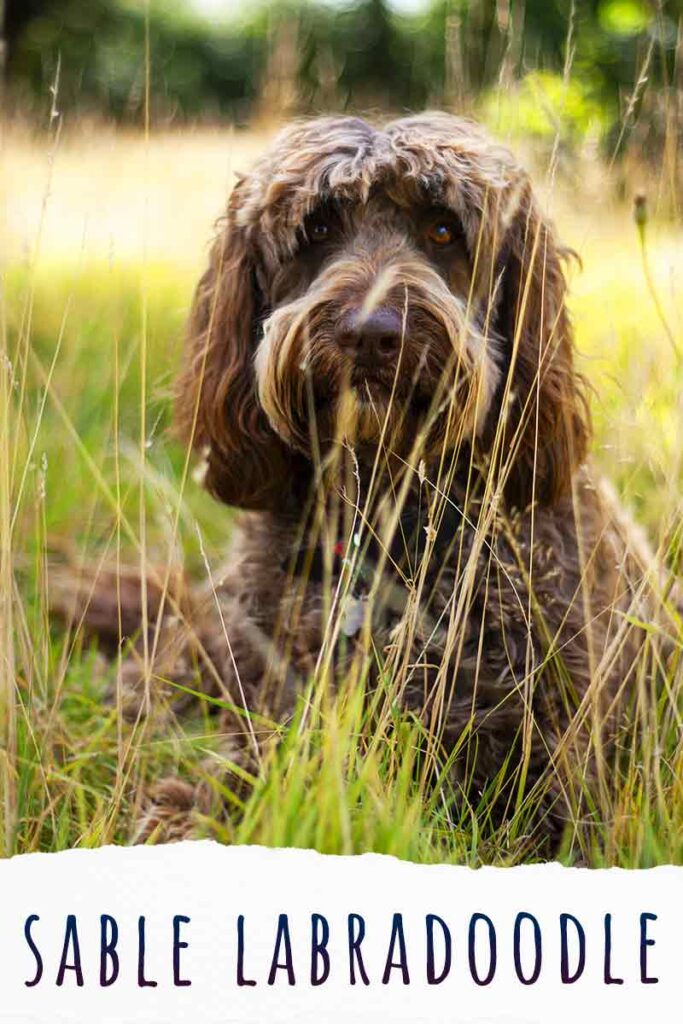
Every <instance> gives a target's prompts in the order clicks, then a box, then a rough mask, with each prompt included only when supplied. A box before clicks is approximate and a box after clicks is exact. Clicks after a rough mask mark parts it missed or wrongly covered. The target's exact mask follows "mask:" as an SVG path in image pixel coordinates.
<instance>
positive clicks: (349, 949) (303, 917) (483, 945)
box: [0, 841, 683, 1024]
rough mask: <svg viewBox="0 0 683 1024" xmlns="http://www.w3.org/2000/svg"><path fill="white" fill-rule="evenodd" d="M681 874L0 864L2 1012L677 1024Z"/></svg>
mask: <svg viewBox="0 0 683 1024" xmlns="http://www.w3.org/2000/svg"><path fill="white" fill-rule="evenodd" d="M682 909H683V868H656V869H653V870H649V871H632V872H627V871H619V870H612V871H588V870H580V869H571V870H570V869H566V868H562V867H560V866H558V865H554V864H551V865H545V866H540V867H520V868H503V869H501V868H498V869H494V868H483V869H480V870H477V871H473V870H470V869H468V868H460V867H449V866H421V865H416V864H407V863H403V862H400V861H397V860H395V859H393V858H391V857H382V856H376V855H366V856H362V857H325V856H321V855H319V854H316V853H312V852H308V851H300V850H267V849H262V848H259V847H223V846H219V845H217V844H215V843H211V842H208V841H207V842H195V843H182V844H178V845H173V846H166V847H137V848H133V849H123V848H113V847H109V848H105V849H102V850H92V851H85V850H75V851H70V852H66V853H60V854H32V855H28V856H24V857H16V858H14V859H12V860H8V861H4V862H0V986H1V992H2V998H1V1000H0V1021H3V1022H5V1021H6V1022H11V1024H20V1022H41V1024H42V1022H50V1024H60V1022H64V1024H66V1022H68V1024H81V1022H82V1024H92V1022H93V1021H98V1022H108V1021H111V1022H114V1021H116V1022H117V1024H127V1022H138V1021H139V1022H143V1021H144V1022H145V1024H157V1022H158V1024H162V1022H164V1024H165V1022H169V1024H170V1022H176V1021H192V1022H193V1024H214V1022H216V1024H218V1022H221V1024H233V1022H235V1024H266V1022H267V1024H285V1022H287V1024H289V1022H291V1024H313V1022H315V1024H321V1022H324V1024H336V1022H339V1024H342V1022H343V1024H348V1021H350V1020H352V1021H354V1022H361V1024H365V1022H367V1024H370V1022H372V1024H377V1021H381V1022H382V1024H393V1022H396V1024H399V1022H400V1024H404V1022H405V1024H408V1022H410V1024H420V1022H425V1024H427V1022H429V1024H494V1022H495V1024H562V1022H569V1021H571V1022H572V1024H574V1022H575V1021H576V1020H581V1021H585V1022H586V1024H591V1022H593V1021H598V1020H618V1021H620V1024H629V1022H632V1021H633V1022H636V1021H638V1022H640V1021H642V1020H643V1019H649V1020H653V1021H657V1020H660V1019H661V1020H664V1019H671V1018H670V1011H671V1007H672V1006H675V1005H676V1004H677V1002H678V997H679V982H680V977H681V939H680V918H681V910H682Z"/></svg>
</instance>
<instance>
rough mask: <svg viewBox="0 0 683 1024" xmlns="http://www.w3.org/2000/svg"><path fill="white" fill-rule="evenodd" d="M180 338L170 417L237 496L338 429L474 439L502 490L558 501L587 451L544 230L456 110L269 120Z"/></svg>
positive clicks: (316, 449) (272, 494) (407, 440)
mask: <svg viewBox="0 0 683 1024" xmlns="http://www.w3.org/2000/svg"><path fill="white" fill-rule="evenodd" d="M190 337H191V346H190V358H189V360H188V363H187V365H186V371H185V374H184V375H183V377H182V378H181V381H180V386H179V412H180V417H181V421H182V422H183V423H184V426H185V429H186V431H187V432H189V433H190V434H192V435H193V440H194V442H195V443H196V444H199V445H208V448H209V486H210V487H211V488H212V489H213V490H214V491H215V492H216V493H217V494H218V495H219V496H220V497H222V498H223V499H224V500H226V501H230V502H231V503H233V504H239V505H243V506H246V507H269V506H270V505H272V504H273V503H274V502H276V501H277V500H281V499H282V486H283V482H284V480H285V478H286V477H287V475H288V474H289V473H291V472H292V458H296V459H299V460H301V459H303V460H312V459H313V458H314V455H315V454H317V453H321V452H322V453H324V452H325V450H326V449H327V448H328V447H329V446H330V445H332V444H333V443H335V442H339V441H342V440H344V441H347V442H348V443H350V444H351V445H353V446H354V447H355V448H356V450H357V451H358V452H359V453H360V456H361V458H362V457H363V456H364V454H367V453H368V452H369V453H370V454H372V453H373V451H376V448H377V445H378V444H380V443H381V444H382V445H384V446H386V447H387V449H390V450H394V451H397V452H399V453H400V454H401V455H402V456H404V457H408V456H410V455H411V454H412V455H413V456H414V457H416V458H417V459H419V458H426V459H427V460H429V458H430V457H431V456H435V455H437V454H438V453H439V452H443V451H444V450H446V451H447V452H455V453H456V454H457V452H458V451H460V450H461V449H462V450H466V451H468V452H469V453H471V452H472V451H473V450H474V449H475V448H476V447H479V448H480V449H481V450H482V451H483V452H485V453H486V454H487V455H488V456H489V460H490V461H491V462H492V464H494V465H495V466H497V467H498V468H497V470H496V471H497V472H500V473H501V476H502V479H503V486H505V487H507V490H508V493H509V494H510V495H511V496H512V497H513V498H514V500H516V501H517V502H520V501H524V500H528V498H529V495H528V494H527V493H525V491H528V490H529V488H530V487H531V490H532V494H533V496H536V495H538V496H540V497H541V498H543V499H544V500H553V499H554V498H555V497H557V496H558V495H559V494H560V493H561V491H562V490H563V489H566V486H567V481H568V479H569V478H570V477H571V472H572V469H573V466H574V465H575V463H576V461H577V460H578V459H579V458H580V457H582V455H583V447H584V442H585V436H586V432H587V431H586V428H585V423H584V419H583V415H582V408H581V401H580V398H579V396H578V393H577V388H576V378H575V375H574V373H573V369H572V352H571V338H570V335H569V327H568V322H567V317H566V314H565V310H564V278H563V275H562V269H561V266H560V261H559V256H558V250H557V247H556V245H555V243H554V240H553V237H552V232H551V230H550V228H549V227H548V225H547V224H546V223H545V222H544V221H543V220H542V218H541V217H540V214H539V213H538V211H537V208H536V204H535V201H534V199H533V195H532V193H531V189H530V186H529V182H528V179H527V178H526V176H525V175H524V173H523V172H522V171H521V170H520V169H519V168H518V166H517V165H516V164H515V162H514V160H513V159H512V157H511V156H510V155H509V154H508V152H507V151H506V150H504V149H501V148H500V147H497V146H495V145H494V144H493V143H491V142H490V141H489V140H488V138H487V137H486V136H485V135H484V133H483V132H482V131H481V130H480V129H479V128H477V127H476V126H475V125H472V124H471V123H469V122H465V121H462V120H460V119H457V118H454V117H450V116H447V115H442V114H431V115H422V116H420V117H413V118H406V119H403V120H400V121H396V122H394V123H393V124H390V125H388V126H387V127H386V128H384V129H382V130H379V129H375V128H373V127H371V126H370V125H369V124H368V123H366V122H365V121H362V120H360V119H357V118H347V117H340V118H322V119H318V120H314V121H309V122H305V123H299V124H295V125H293V126H291V127H290V128H288V129H287V130H285V131H284V132H283V133H281V134H280V136H278V138H277V139H276V140H275V143H274V144H273V147H272V149H271V150H270V152H269V153H268V154H267V155H266V157H265V158H263V159H262V160H261V161H260V162H259V163H258V164H257V165H256V167H255V168H254V169H253V171H252V172H251V173H250V174H249V175H247V176H246V177H244V178H242V179H241V180H240V181H239V183H238V185H237V186H236V187H235V189H234V191H233V194H232V196H231V201H230V206H229V210H228V216H227V224H226V228H225V230H224V232H223V234H222V235H221V236H220V238H219V239H218V240H217V242H216V244H215V246H214V250H213V253H212V260H211V265H210V267H209V270H208V272H207V274H206V275H205V277H204V278H203V280H202V282H201V284H200V286H199V289H198V294H197V298H196V303H195V310H194V316H193V320H192V324H191V331H190ZM530 476H531V479H530Z"/></svg>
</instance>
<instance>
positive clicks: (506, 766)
mask: <svg viewBox="0 0 683 1024" xmlns="http://www.w3.org/2000/svg"><path fill="white" fill-rule="evenodd" d="M571 257H572V253H571V252H570V251H569V250H568V249H566V248H564V247H562V245H561V244H560V243H559V241H558V239H557V236H556V232H555V229H554V227H553V225H552V224H551V222H550V221H549V220H548V219H547V218H546V217H545V216H544V214H543V212H542V210H541V208H540V205H539V202H538V200H537V198H536V196H535V193H534V190H533V187H532V183H531V180H530V178H529V176H528V174H527V173H526V172H525V171H524V170H523V169H522V168H521V167H520V165H519V164H518V162H517V161H516V160H515V158H514V157H513V156H512V155H511V153H510V152H509V151H508V150H507V149H506V148H504V147H502V146H500V145H498V144H496V143H495V142H494V141H492V140H491V139H490V138H489V136H488V135H487V134H486V132H485V131H484V130H483V129H482V128H481V127H480V126H478V125H477V124H475V123H473V122H472V121H470V120H467V119H464V118H461V117H457V116H453V115H449V114H445V113H426V114H422V115H414V116H408V117H404V118H401V119H399V120H395V121H392V122H391V123H389V124H387V125H385V126H384V127H376V126H373V125H372V124H370V123H369V122H368V121H366V120H363V119H361V118H358V117H352V116H335V117H321V118H317V119H313V120H304V121H301V122H295V123H293V124H290V125H289V126H287V127H286V128H284V130H282V131H281V132H280V134H279V135H278V136H277V137H276V138H275V140H274V142H273V143H272V145H271V147H270V148H269V149H268V151H267V152H266V153H265V155H264V156H262V157H261V159H260V160H258V161H257V163H256V164H255V166H254V167H253V169H252V170H251V171H250V172H249V173H247V174H245V175H243V176H242V177H240V178H239V180H238V181H237V183H236V185H235V187H234V189H233V191H232V193H231V195H230V198H229V205H228V209H227V213H226V215H225V217H224V219H223V220H222V222H221V223H220V229H219V231H218V234H217V237H216V239H215V242H214V244H213V247H212V250H211V255H210V260H209V266H208V269H207V270H206V272H205V273H204V275H203V277H202V278H201V281H200V282H199V285H198V287H197V290H196V295H195V298H194V304H193V309H192V313H191V316H190V321H189V329H188V333H187V345H186V352H185V356H184V364H183V367H182V370H181V373H180V376H179V379H178V382H177V387H176V405H177V420H178V425H179V430H180V433H181V436H182V437H183V438H184V440H185V442H186V443H187V444H188V445H190V446H192V448H194V449H195V450H196V451H197V452H198V453H200V454H201V458H202V461H203V466H204V477H203V479H204V484H205V486H206V487H207V488H208V490H209V491H210V492H211V494H212V495H214V496H215V497H216V498H217V499H218V500H220V501H221V502H224V503H225V504H226V505H229V506H233V507H235V508H237V509H240V510H242V512H241V518H240V520H239V524H238V526H237V527H236V528H235V531H234V533H233V539H232V549H231V554H230V555H229V557H228V560H227V563H226V566H225V567H224V568H223V569H221V570H220V571H219V572H218V573H216V574H212V576H211V579H210V582H209V583H208V584H207V585H206V586H205V587H204V591H203V593H199V591H197V592H196V593H195V595H194V596H193V597H192V602H191V603H192V609H191V611H189V612H188V613H187V615H186V617H185V623H186V625H185V626H184V627H183V628H179V627H178V625H177V622H176V620H172V619H171V618H170V617H169V618H168V622H169V623H170V625H168V628H165V627H164V625H163V624H162V626H161V627H159V626H157V632H156V636H155V641H156V642H155V644H154V645H153V653H154V654H155V655H156V657H157V659H158V661H157V663H155V664H153V665H151V667H150V664H149V661H150V658H149V656H148V658H147V665H146V668H145V673H146V674H145V679H144V680H142V676H143V673H142V672H141V669H140V660H141V659H140V657H139V654H138V655H137V656H136V657H134V658H132V659H129V662H128V663H127V666H126V680H127V692H130V693H132V694H135V693H137V694H138V699H137V700H136V699H135V698H131V699H132V700H133V704H134V707H135V708H136V711H137V709H139V706H140V699H139V696H140V694H141V693H142V692H143V691H144V692H145V693H146V694H147V697H148V698H149V694H150V692H151V691H154V686H153V685H151V684H153V683H154V679H155V677H159V678H161V677H163V678H164V679H166V680H168V679H169V678H170V679H171V680H175V681H178V680H181V681H182V682H183V683H184V685H185V687H190V688H192V687H199V688H200V689H201V690H203V691H204V692H205V693H207V694H208V695H212V696H213V698H215V699H218V700H219V703H220V702H222V703H223V704H224V706H225V707H228V706H229V707H231V708H232V709H233V711H232V712H230V711H227V710H224V712H223V713H224V714H225V715H226V716H227V717H230V721H231V722H232V725H233V727H234V725H235V722H237V723H239V728H240V730H241V731H242V733H243V734H244V742H243V748H244V749H245V750H250V749H251V748H254V750H255V751H256V750H257V748H258V743H259V741H258V739H257V737H256V736H255V733H253V730H251V729H250V727H249V725H248V723H249V717H250V714H251V713H252V712H258V713H259V714H260V715H263V716H268V718H270V719H272V720H273V721H275V722H287V721H289V720H290V719H291V718H292V716H293V715H294V713H295V709H296V707H297V702H298V701H300V700H301V696H302V694H303V693H304V691H306V692H307V693H308V694H309V696H310V692H311V691H310V689H307V688H310V687H311V686H315V685H322V683H321V681H324V685H328V683H330V682H331V686H332V689H333V690H335V689H338V688H339V687H340V686H343V685H348V680H349V679H351V680H353V685H364V686H366V687H367V688H368V690H369V691H370V690H372V692H373V693H375V694H376V692H377V688H380V689H381V688H382V687H384V691H385V692H384V693H383V696H382V700H383V701H384V706H385V707H389V706H391V707H398V708H399V709H400V710H401V713H404V714H408V715H411V716H413V719H414V720H416V721H418V722H419V723H420V725H421V727H422V729H423V735H424V736H425V737H426V738H427V739H426V741H425V742H427V744H428V745H429V747H430V751H431V757H432V761H433V763H434V765H435V766H436V767H435V768H434V778H435V779H438V780H439V781H438V782H435V783H434V784H438V785H442V786H444V785H445V783H444V778H446V779H447V780H448V787H449V793H450V794H451V797H452V799H454V800H462V801H466V802H469V805H470V806H472V807H473V808H476V805H477V801H478V800H479V799H480V797H481V794H483V793H489V794H490V793H491V792H492V791H494V790H495V799H493V800H492V803H493V804H495V810H494V811H493V815H492V820H495V821H496V822H498V823H500V822H504V821H506V820H508V819H509V817H510V816H511V815H512V814H513V813H518V812H519V808H520V806H524V805H525V802H526V805H527V806H529V807H533V808H534V809H535V810H534V821H535V822H536V825H535V827H536V830H537V833H538V834H539V835H541V836H546V837H550V841H551V842H553V843H556V842H557V841H558V837H559V836H561V834H562V833H563V831H564V830H565V829H566V828H567V827H568V823H569V824H570V825H571V823H576V821H577V819H578V817H580V816H581V815H583V816H586V815H589V814H590V813H592V814H593V815H594V816H597V818H599V816H600V811H599V810H596V807H599V806H603V807H604V806H605V802H604V801H603V802H602V804H601V795H602V796H604V794H605V792H606V788H608V785H609V778H608V775H609V767H608V766H609V764H610V760H609V758H610V756H611V755H610V753H609V752H610V751H612V750H614V741H615V737H616V735H617V733H618V729H619V722H620V718H621V715H622V711H621V710H620V709H623V707H624V702H625V701H627V699H628V696H629V694H630V693H632V692H633V689H634V685H635V678H636V675H637V672H638V670H639V666H640V665H642V663H643V657H644V650H645V648H646V647H647V645H648V644H651V643H654V642H655V641H654V640H652V638H651V637H650V638H648V633H647V631H646V630H645V629H644V628H643V627H642V623H643V622H649V621H651V620H652V619H653V616H654V615H655V607H656V606H657V603H658V595H659V575H658V570H657V567H656V565H655V563H654V560H653V557H652V554H651V552H650V550H649V549H648V546H647V543H646V541H645V540H644V538H643V536H642V535H641V534H640V533H639V531H638V530H637V528H636V527H635V526H634V525H633V524H632V522H631V521H630V519H629V517H628V515H627V514H626V512H625V510H624V509H623V508H622V507H621V506H620V504H619V502H618V500H617V499H616V497H615V494H614V492H613V491H612V489H611V488H610V487H609V485H608V484H607V483H606V482H605V481H603V480H602V479H600V478H599V476H598V475H597V474H596V471H595V469H594V468H593V467H592V465H591V463H590V458H589V454H588V449H589V445H590V438H591V423H590V414H589V402H588V397H587V396H588V388H587V384H586V382H585V380H584V379H583V377H582V376H581V375H580V373H579V372H578V371H577V369H576V366H575V351H574V340H573V332H572V324H571V320H570V317H569V315H568V312H567V308H566V291H567V285H566V276H565V268H566V263H567V261H568V260H569V259H571ZM164 621H166V620H164ZM138 650H139V645H138ZM152 660H153V659H152ZM159 664H162V668H159ZM197 679H199V680H200V681H199V682H197ZM133 680H134V682H133ZM141 680H142V681H141ZM145 680H146V686H145ZM387 680H388V681H387ZM128 683H129V684H130V685H129V686H128ZM373 688H374V689H373ZM586 794H588V795H586ZM449 799H450V798H449ZM198 807H199V809H200V810H201V807H202V798H201V796H200V795H199V790H197V789H196V788H195V787H193V786H192V785H191V784H190V783H188V782H183V781H181V780H166V781H165V782H163V783H161V784H160V786H159V787H157V790H156V793H155V799H154V800H153V802H152V805H151V807H150V808H149V809H148V813H147V814H146V816H145V818H144V821H143V823H142V825H141V830H140V833H139V836H140V837H141V838H148V837H150V836H154V837H156V838H165V839H168V838H178V837H181V836H185V835H188V834H191V832H192V829H193V824H192V822H193V815H194V814H195V812H196V810H197V808H198ZM539 808H540V809H541V813H540V818H539V816H538V815H539ZM602 813H605V812H604V811H603V812H602Z"/></svg>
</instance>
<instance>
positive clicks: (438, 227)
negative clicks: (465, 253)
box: [427, 220, 456, 245]
mask: <svg viewBox="0 0 683 1024" xmlns="http://www.w3.org/2000/svg"><path fill="white" fill-rule="evenodd" d="M455 237H456V231H455V228H454V226H453V225H452V224H451V223H449V222H448V221H446V220H437V221H435V222H434V223H433V224H430V225H429V227H428V228H427V238H428V239H429V241H430V242H433V243H434V245H450V244H451V242H454V241H455Z"/></svg>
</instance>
